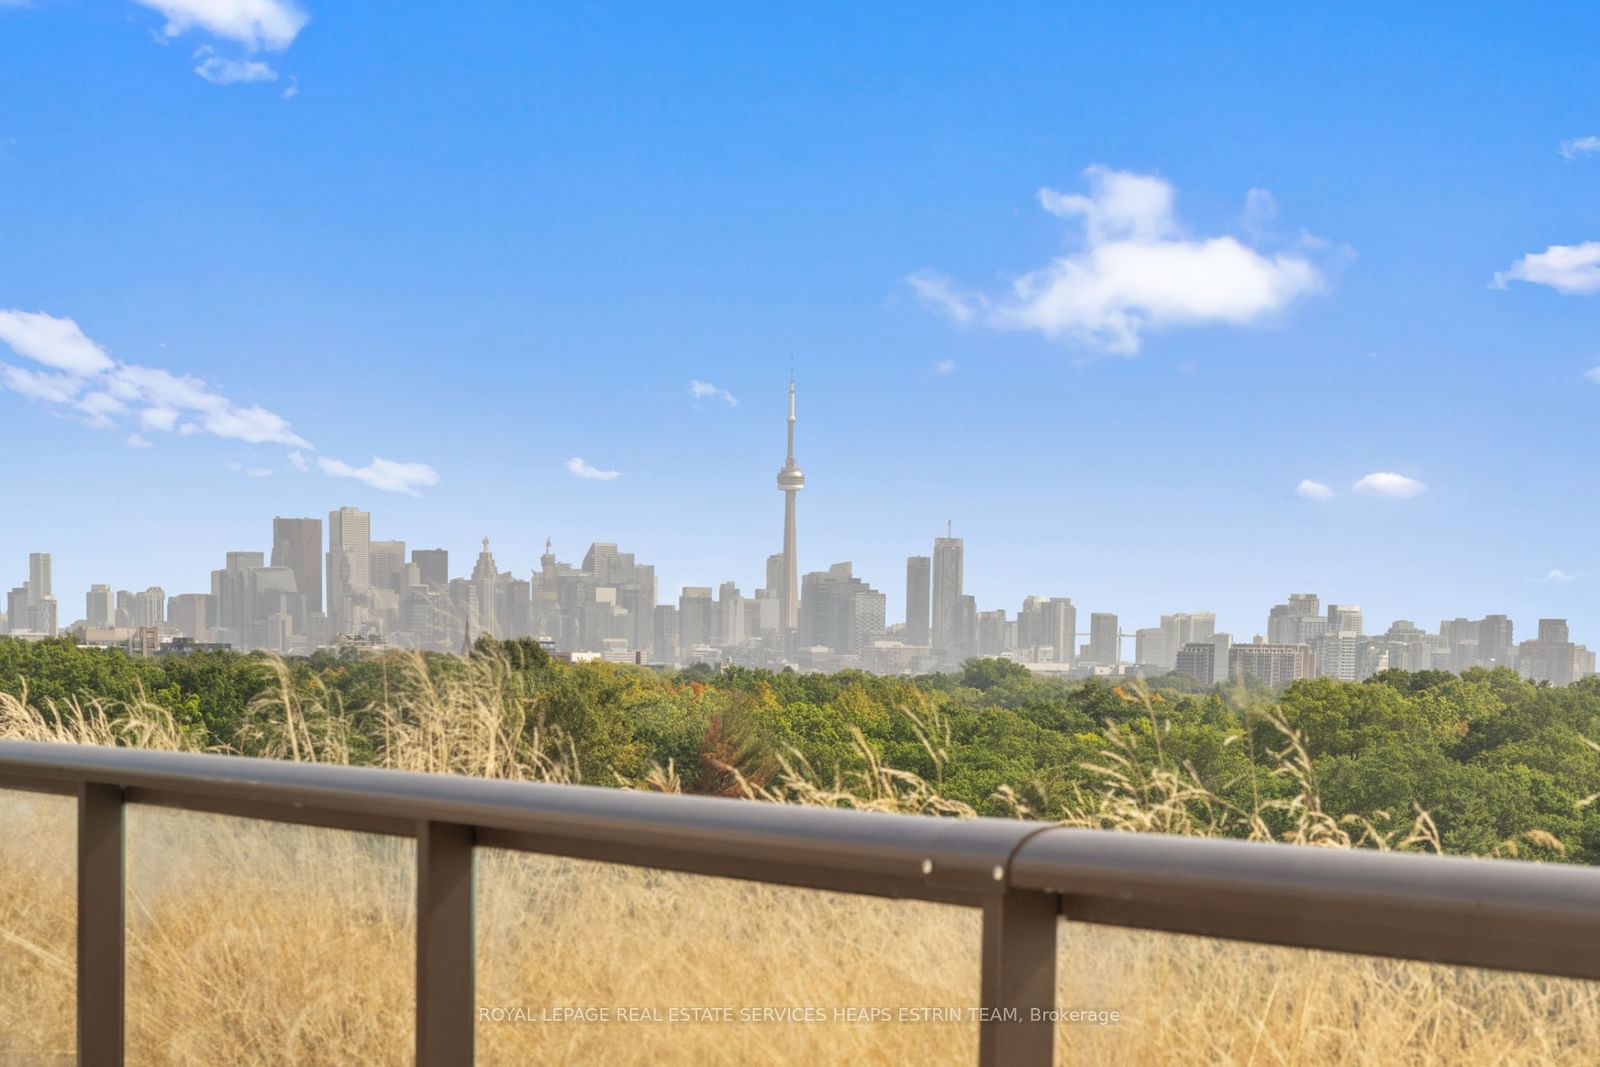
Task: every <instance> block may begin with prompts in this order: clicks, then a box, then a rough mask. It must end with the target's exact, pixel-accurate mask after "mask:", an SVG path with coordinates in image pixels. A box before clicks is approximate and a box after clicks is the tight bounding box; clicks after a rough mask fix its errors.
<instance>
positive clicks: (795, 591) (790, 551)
mask: <svg viewBox="0 0 1600 1067" xmlns="http://www.w3.org/2000/svg"><path fill="white" fill-rule="evenodd" d="M805 487H806V476H805V475H804V474H802V473H801V472H800V468H799V467H797V466H795V463H794V379H793V378H790V379H789V457H788V459H786V460H785V461H784V464H783V469H782V470H780V471H779V472H778V489H779V491H781V492H782V493H783V579H782V584H781V585H779V586H778V599H779V601H780V604H781V606H780V608H779V613H780V614H781V615H782V616H783V628H784V630H786V631H787V630H798V629H799V628H800V563H799V558H798V556H797V555H796V549H795V520H794V500H795V494H796V493H798V492H799V491H800V490H802V489H804V488H805ZM679 625H680V628H681V626H682V623H681V622H680V624H679ZM685 644H686V645H687V641H685Z"/></svg>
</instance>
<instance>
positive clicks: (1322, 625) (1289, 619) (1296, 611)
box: [1267, 593, 1360, 645]
mask: <svg viewBox="0 0 1600 1067" xmlns="http://www.w3.org/2000/svg"><path fill="white" fill-rule="evenodd" d="M1321 604H1322V599H1321V598H1320V597H1319V596H1317V594H1315V593H1291V594H1290V595H1289V602H1288V603H1287V604H1278V605H1276V606H1274V607H1273V609H1272V610H1271V612H1269V613H1268V615H1267V643H1268V644H1278V645H1296V644H1300V643H1302V642H1304V641H1306V640H1308V639H1309V638H1311V637H1314V636H1316V635H1317V634H1320V633H1323V632H1325V631H1326V630H1327V628H1328V622H1327V620H1326V619H1324V618H1323V617H1322V607H1321ZM1359 610H1360V609H1359V608H1358V609H1357V611H1359Z"/></svg>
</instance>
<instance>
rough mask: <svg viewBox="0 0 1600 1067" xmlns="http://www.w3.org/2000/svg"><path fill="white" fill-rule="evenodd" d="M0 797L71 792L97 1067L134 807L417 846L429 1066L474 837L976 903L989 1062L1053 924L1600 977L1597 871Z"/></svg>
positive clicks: (1032, 1025)
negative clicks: (395, 839) (1061, 921)
mask: <svg viewBox="0 0 1600 1067" xmlns="http://www.w3.org/2000/svg"><path fill="white" fill-rule="evenodd" d="M0 788H7V789H23V790H33V791H39V792H49V793H60V794H67V795H72V796H76V797H77V798H78V976H79V980H78V1055H79V1061H80V1062H81V1063H85V1064H94V1065H99V1064H120V1063H121V1062H122V1041H123V1026H122V1021H123V983H124V960H123V952H124V948H123V944H124V914H123V908H124V900H123V897H124V889H123V873H124V869H125V864H124V855H123V833H122V830H123V809H124V806H125V805H127V804H152V805H160V806H167V807H177V808H185V809H190V810H200V811H213V812H221V813H224V814H229V815H237V816H244V817H249V818H259V819H269V820H274V821H280V822H292V823H304V824H309V825H314V826H324V827H334V828H339V829H345V830H357V831H367V832H375V833H384V834H395V835H401V836H407V837H414V838H415V839H416V840H417V987H416V1013H417V1045H416V1051H417V1062H418V1063H419V1064H425V1065H431V1064H449V1065H452V1067H453V1065H458V1064H470V1063H471V1062H472V1053H473V1008H474V1005H473V990H474V984H473V971H474V945H473V921H472V917H473V891H472V856H473V849H474V847H476V846H480V845H481V846H486V847H495V848H509V849H518V850H523V851H530V852H541V853H547V854H551V855H558V856H568V857H574V858H580V859H590V860H601V861H605V862H610V863H620V864H628V865H632V866H641V867H654V868H661V869H667V870H676V871H684V872H689V873H693V874H702V875H715V876H721V877H728V878H742V879H747V880H752V881H760V882H770V883H777V884H783V885H794V886H803V887H806V888H811V889H823V890H831V891H836V892H847V893H863V894H872V895H876V896H887V897H901V898H907V899H915V900H927V901H935V902H940V903H947V904H958V905H964V906H969V907H979V908H982V909H983V953H982V990H981V998H982V999H981V1005H982V1008H983V1009H984V1010H983V1012H982V1013H981V1016H980V1022H979V1028H980V1031H979V1062H980V1063H981V1064H985V1065H996V1064H1007V1065H1010V1064H1019V1065H1044V1064H1049V1063H1050V1062H1051V1060H1052V1055H1053V1037H1054V1035H1053V1028H1052V1026H1051V1024H1050V1022H1049V1021H1048V1019H1049V1015H1048V1012H1049V1011H1050V1010H1051V1009H1053V1008H1054V1006H1055V999H1056V932H1057V924H1058V917H1060V916H1065V917H1067V918H1069V919H1074V920H1079V921H1084V922H1096V923H1111V924H1116V925H1122V926H1131V927H1138V928H1143V929H1150V930H1162V931H1171V932H1180V933H1191V934H1205V935H1211V936H1216V937H1225V938H1234V939H1240V940H1248V941H1259V942H1265V943H1270V944H1281V945H1293V946H1298V947H1304V948H1318V949H1327V950H1332V951H1338V952H1360V953H1367V954H1372V955H1382V956H1393V957H1398V958H1403V959H1414V960H1424V961H1432V962H1442V963H1452V964H1460V965H1465V966H1475V967H1494V968H1504V969H1513V970H1523V971H1531V972H1536V973H1542V974H1551V975H1564V976H1571V977H1581V978H1600V870H1594V869H1590V868H1582V867H1571V866H1560V865H1542V864H1532V863H1514V862H1507V861H1499V860H1471V859H1460V858H1452V857H1436V856H1417V855H1409V854H1398V853H1386V852H1375V851H1364V850H1334V849H1312V848H1297V847H1292V846H1285V845H1273V844H1258V843H1247V842H1239V841H1216V840H1206V839H1197V838H1181V837H1168V836H1163V835H1154V834H1148V835H1147V834H1117V833H1109V832H1106V831H1091V830H1074V829H1068V828H1064V827H1059V826H1054V825H1051V824H1047V823H1029V822H1020V821H1012V820H1004V819H936V818H908V817H906V816H901V815H885V814H875V813H868V812H852V811H838V810H830V809H819V808H806V807H798V806H785V805H776V804H753V803H749V802H747V801H738V800H725V799H720V798H710V797H686V796H669V795H662V794H654V793H639V792H632V791H628V790H621V789H602V788H594V787H589V786H568V785H545V784H537V783H529V782H508V781H493V780H487V779H477V778H466V777H458V776H454V775H433V774H415V773H409V772H404V771H388V770H378V769H374V768H366V767H341V766H329V765H321V764H306V763H291V762H286V761H277V760H262V759H250V758H246V757H239V756H215V755H199V754H193V753H172V752H152V751H144V750H139V749H129V748H109V747H96V746H86V745H67V744H47V743H41V742H28V741H0ZM1039 1013H1043V1014H1042V1019H1041V1021H1034V1020H1035V1019H1036V1018H1039V1017H1040V1015H1039Z"/></svg>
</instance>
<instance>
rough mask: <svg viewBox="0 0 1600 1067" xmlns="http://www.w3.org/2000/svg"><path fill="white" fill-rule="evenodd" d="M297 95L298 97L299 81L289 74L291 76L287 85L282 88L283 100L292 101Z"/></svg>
mask: <svg viewBox="0 0 1600 1067" xmlns="http://www.w3.org/2000/svg"><path fill="white" fill-rule="evenodd" d="M299 95H300V79H299V78H298V77H296V76H295V75H293V74H291V75H289V84H288V85H285V86H284V87H283V98H284V99H285V100H293V99H294V98H295V97H297V96H299Z"/></svg>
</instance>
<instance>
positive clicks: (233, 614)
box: [117, 552, 266, 651]
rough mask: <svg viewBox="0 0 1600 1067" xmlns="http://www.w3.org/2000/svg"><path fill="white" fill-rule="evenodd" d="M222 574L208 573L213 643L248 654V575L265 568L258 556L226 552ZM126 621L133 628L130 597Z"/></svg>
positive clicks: (251, 603) (251, 605)
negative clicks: (212, 617)
mask: <svg viewBox="0 0 1600 1067" xmlns="http://www.w3.org/2000/svg"><path fill="white" fill-rule="evenodd" d="M225 560H226V562H225V564H224V565H223V568H222V569H221V570H217V571H212V572H211V600H212V603H211V609H212V611H214V612H215V621H214V623H213V629H214V631H215V632H214V633H213V635H212V637H213V639H214V640H217V641H220V642H222V643H223V644H229V645H232V646H233V647H234V648H237V649H240V650H242V651H247V650H249V649H251V648H254V647H255V646H254V645H253V644H252V643H251V624H252V623H253V622H254V621H255V589H254V586H253V584H252V583H251V578H250V572H251V571H253V570H256V569H258V568H261V567H264V566H266V556H265V555H264V554H263V553H261V552H229V553H228V554H227V556H226V557H225ZM117 599H118V601H119V603H118V615H119V616H120V615H121V614H122V605H121V603H120V601H121V599H122V594H121V593H118V594H117ZM127 610H128V619H129V621H128V622H127V623H126V624H122V625H129V626H131V625H133V621H132V620H133V594H131V593H130V594H129V595H128V608H127Z"/></svg>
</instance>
